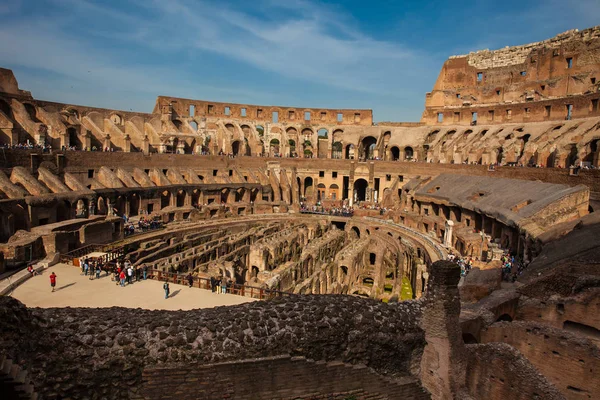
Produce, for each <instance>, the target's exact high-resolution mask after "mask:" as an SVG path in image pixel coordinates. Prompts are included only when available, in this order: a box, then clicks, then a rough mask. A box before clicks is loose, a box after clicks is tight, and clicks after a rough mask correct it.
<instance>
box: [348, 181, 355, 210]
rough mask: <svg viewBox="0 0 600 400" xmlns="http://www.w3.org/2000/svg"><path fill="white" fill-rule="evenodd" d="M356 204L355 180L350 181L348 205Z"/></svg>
mask: <svg viewBox="0 0 600 400" xmlns="http://www.w3.org/2000/svg"><path fill="white" fill-rule="evenodd" d="M353 204H354V182H349V183H348V205H349V206H350V207H352V205H353Z"/></svg>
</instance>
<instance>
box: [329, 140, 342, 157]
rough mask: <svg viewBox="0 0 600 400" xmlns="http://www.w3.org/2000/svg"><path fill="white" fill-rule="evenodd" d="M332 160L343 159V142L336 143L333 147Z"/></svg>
mask: <svg viewBox="0 0 600 400" xmlns="http://www.w3.org/2000/svg"><path fill="white" fill-rule="evenodd" d="M331 158H335V159H337V160H339V159H341V158H342V142H335V143H333V144H332V145H331Z"/></svg>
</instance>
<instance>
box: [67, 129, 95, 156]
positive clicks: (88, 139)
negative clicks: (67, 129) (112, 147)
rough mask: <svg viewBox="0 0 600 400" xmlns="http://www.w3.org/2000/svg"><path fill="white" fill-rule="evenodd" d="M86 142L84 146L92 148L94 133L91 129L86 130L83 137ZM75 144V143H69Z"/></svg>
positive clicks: (88, 148) (89, 149)
mask: <svg viewBox="0 0 600 400" xmlns="http://www.w3.org/2000/svg"><path fill="white" fill-rule="evenodd" d="M83 140H84V143H83V148H87V150H88V151H91V150H92V133H91V132H90V131H86V133H85V136H84V137H83ZM69 144H70V145H71V146H73V143H69Z"/></svg>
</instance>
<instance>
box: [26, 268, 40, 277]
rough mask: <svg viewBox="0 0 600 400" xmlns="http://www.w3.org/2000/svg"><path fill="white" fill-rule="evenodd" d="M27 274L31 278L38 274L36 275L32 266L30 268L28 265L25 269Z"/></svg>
mask: <svg viewBox="0 0 600 400" xmlns="http://www.w3.org/2000/svg"><path fill="white" fill-rule="evenodd" d="M27 272H29V273H30V274H31V276H32V277H33V276H36V275H37V274H38V273H37V271H36V270H35V269H33V266H32V265H29V266H28V267H27Z"/></svg>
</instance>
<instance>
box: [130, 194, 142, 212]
mask: <svg viewBox="0 0 600 400" xmlns="http://www.w3.org/2000/svg"><path fill="white" fill-rule="evenodd" d="M139 211H140V197H139V196H138V195H137V194H135V193H134V194H132V195H131V198H130V199H129V215H130V216H135V215H138V214H139Z"/></svg>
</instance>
